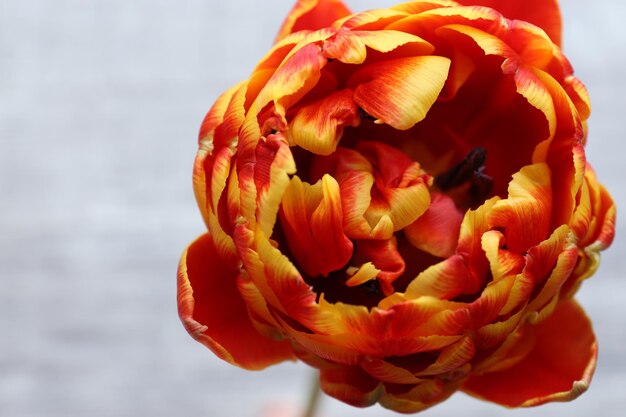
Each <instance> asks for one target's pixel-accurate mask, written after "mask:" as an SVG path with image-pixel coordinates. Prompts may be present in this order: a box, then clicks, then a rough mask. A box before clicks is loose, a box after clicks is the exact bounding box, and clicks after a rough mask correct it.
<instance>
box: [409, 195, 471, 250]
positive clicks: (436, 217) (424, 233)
mask: <svg viewBox="0 0 626 417" xmlns="http://www.w3.org/2000/svg"><path fill="white" fill-rule="evenodd" d="M430 198H431V202H430V206H429V207H428V210H426V212H425V213H424V214H422V215H421V216H420V217H419V218H418V219H417V220H416V221H415V222H413V223H412V224H411V225H409V226H408V227H406V228H405V229H404V234H405V235H406V237H407V239H409V242H411V244H412V245H413V246H415V247H416V248H418V249H421V250H423V251H425V252H428V253H430V254H432V255H435V256H438V257H440V258H446V257H448V256H451V255H452V254H453V253H454V250H455V249H456V244H457V241H458V239H459V232H460V230H461V221H462V220H463V214H461V212H460V211H459V210H458V209H457V208H456V206H455V205H454V201H453V200H452V199H451V198H450V197H448V196H446V195H444V194H440V193H432V194H431V195H430Z"/></svg>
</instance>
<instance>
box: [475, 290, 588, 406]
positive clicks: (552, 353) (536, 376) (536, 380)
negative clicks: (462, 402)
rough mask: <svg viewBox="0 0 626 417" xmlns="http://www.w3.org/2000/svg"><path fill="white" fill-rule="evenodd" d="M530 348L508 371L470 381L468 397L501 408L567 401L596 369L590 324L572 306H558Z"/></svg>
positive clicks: (539, 328) (570, 302) (536, 330)
mask: <svg viewBox="0 0 626 417" xmlns="http://www.w3.org/2000/svg"><path fill="white" fill-rule="evenodd" d="M533 330H534V336H535V338H536V344H535V347H534V348H533V349H532V351H530V353H529V354H528V355H527V356H526V357H525V358H524V359H523V360H522V361H520V362H518V363H517V364H516V365H514V366H513V367H511V368H509V369H506V370H502V371H499V372H491V373H486V374H484V375H480V376H478V375H474V376H472V377H470V379H469V380H468V381H467V382H466V383H465V385H464V386H463V390H464V391H465V392H467V393H468V394H471V395H474V396H476V397H479V398H482V399H485V400H488V401H492V402H495V403H498V404H501V405H504V406H507V407H528V406H535V405H540V404H543V403H546V402H551V401H570V400H573V399H575V398H576V397H578V396H579V395H581V394H582V393H584V392H585V391H586V390H587V388H588V386H589V383H590V381H591V377H592V375H593V372H594V370H595V366H596V357H597V344H596V338H595V335H594V334H593V330H592V328H591V322H590V321H589V319H588V318H587V316H586V315H585V313H584V311H583V310H582V309H581V308H580V306H579V305H578V304H577V303H576V301H574V300H567V301H563V302H562V303H561V304H560V305H559V306H558V307H557V309H556V310H555V311H554V313H553V314H552V315H551V316H550V317H549V318H548V319H547V320H545V321H543V322H542V323H541V324H539V325H537V326H536V327H535V328H534V329H533Z"/></svg>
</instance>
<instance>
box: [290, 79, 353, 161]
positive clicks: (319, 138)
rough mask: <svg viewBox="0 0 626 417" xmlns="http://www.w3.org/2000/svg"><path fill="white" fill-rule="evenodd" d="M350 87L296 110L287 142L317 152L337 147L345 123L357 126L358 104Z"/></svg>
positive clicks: (331, 150)
mask: <svg viewBox="0 0 626 417" xmlns="http://www.w3.org/2000/svg"><path fill="white" fill-rule="evenodd" d="M352 96H353V92H352V91H351V90H341V91H337V92H336V93H333V94H331V95H329V96H327V97H324V98H323V99H321V100H319V101H317V102H315V103H312V104H310V105H307V106H305V107H303V108H301V109H300V110H299V111H298V114H296V116H295V117H294V119H293V121H292V122H291V124H290V126H289V130H288V132H287V136H288V138H289V142H290V143H292V144H295V145H298V146H300V147H301V148H304V149H306V150H307V151H309V152H313V153H315V154H318V155H329V154H331V153H333V152H335V150H336V149H337V144H338V143H339V140H340V139H341V135H342V133H343V128H344V126H352V127H355V126H358V124H359V122H360V120H361V119H360V118H359V115H358V108H357V106H356V104H355V103H354V100H353V99H352Z"/></svg>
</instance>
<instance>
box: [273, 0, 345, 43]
mask: <svg viewBox="0 0 626 417" xmlns="http://www.w3.org/2000/svg"><path fill="white" fill-rule="evenodd" d="M351 13H352V12H351V11H350V9H348V7H347V6H346V5H345V4H344V3H343V2H342V1H341V0H298V2H297V3H296V5H295V6H294V7H293V9H292V10H291V12H290V13H289V15H288V16H287V18H286V19H285V21H284V22H283V25H282V27H281V28H280V31H279V32H278V35H277V36H276V42H278V41H280V40H281V39H283V38H285V37H287V36H288V35H289V34H291V33H294V32H297V31H299V30H318V29H323V28H325V27H329V26H330V25H331V24H332V23H333V22H334V21H335V20H338V19H341V18H342V17H346V16H348V15H350V14H351Z"/></svg>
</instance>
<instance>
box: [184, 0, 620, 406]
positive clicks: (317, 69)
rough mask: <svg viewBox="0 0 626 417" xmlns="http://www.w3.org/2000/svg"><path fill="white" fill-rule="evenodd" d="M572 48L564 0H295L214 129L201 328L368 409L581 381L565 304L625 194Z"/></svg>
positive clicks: (191, 264)
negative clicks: (595, 149) (601, 156)
mask: <svg viewBox="0 0 626 417" xmlns="http://www.w3.org/2000/svg"><path fill="white" fill-rule="evenodd" d="M560 42H561V20H560V15H559V9H558V5H557V2H556V0H543V1H542V0H530V1H527V0H525V1H522V0H509V1H506V0H458V1H448V0H423V1H419V0H418V1H412V2H407V3H403V4H399V5H397V6H394V7H390V8H384V9H378V10H371V11H366V12H362V13H356V14H352V13H351V12H350V11H349V10H348V8H347V7H346V6H345V5H344V4H343V3H342V2H341V1H340V0H299V1H298V2H297V4H296V6H295V7H294V9H293V10H292V12H291V14H290V15H289V16H288V17H287V19H286V21H285V23H284V24H283V26H282V28H281V29H280V31H279V34H278V37H277V39H276V43H275V44H274V46H273V47H272V48H271V50H270V51H269V52H268V53H267V55H266V56H265V57H264V58H263V59H262V60H261V61H260V63H259V64H258V65H257V66H256V68H255V69H254V70H253V71H252V73H251V75H250V77H249V78H248V79H247V80H246V81H243V82H242V83H240V84H238V85H236V86H234V87H233V88H231V89H230V90H228V91H227V92H225V93H224V94H223V95H222V96H221V97H220V98H219V99H218V100H217V102H216V103H215V105H214V106H213V107H212V109H211V110H210V111H209V113H208V115H207V116H206V118H205V120H204V122H203V123H202V127H201V131H200V137H199V149H198V154H197V157H196V160H195V165H194V170H193V184H194V190H195V195H196V198H197V201H198V205H199V208H200V211H201V213H202V216H203V218H204V221H205V223H206V227H207V229H208V231H207V232H206V233H205V234H203V235H202V236H200V237H199V238H198V239H197V240H196V241H194V242H193V243H191V245H190V246H189V247H188V249H187V250H186V251H185V252H184V254H183V256H182V259H181V262H180V267H179V272H178V307H179V313H180V317H181V319H182V322H183V324H184V326H185V327H186V329H187V331H188V332H189V333H190V334H191V335H192V336H193V337H194V338H195V339H196V340H197V341H199V342H200V343H202V344H204V345H206V346H207V347H208V348H209V349H210V350H211V351H213V353H215V354H216V355H217V356H218V357H220V358H222V359H223V360H225V361H227V362H229V363H231V364H233V365H236V366H239V367H242V368H245V369H251V370H257V369H263V368H265V367H267V366H270V365H272V364H276V363H279V362H282V361H285V360H301V361H303V362H305V363H307V364H308V365H310V366H312V367H314V368H316V369H319V375H320V385H321V388H322V390H323V391H324V392H325V393H326V394H328V395H330V396H332V397H335V398H337V399H339V400H341V401H344V402H346V403H348V404H352V405H354V406H359V407H365V406H370V405H373V404H375V403H380V404H381V405H382V406H383V407H386V408H389V409H392V410H395V411H398V412H404V413H412V412H417V411H420V410H423V409H425V408H428V407H430V406H432V405H434V404H437V403H439V402H441V401H443V400H445V399H446V398H448V397H449V396H450V395H451V394H453V393H454V392H456V391H458V390H461V391H464V392H466V393H468V394H471V395H473V396H476V397H479V398H482V399H485V400H488V401H492V402H495V403H497V404H501V405H504V406H507V407H518V406H533V405H538V404H542V403H545V402H550V401H566V400H571V399H574V398H576V397H577V396H579V395H580V394H581V393H583V392H584V391H585V390H586V389H587V387H588V386H589V383H590V380H591V377H592V375H593V372H594V368H595V364H596V356H597V344H596V339H595V336H594V334H593V330H592V325H591V323H590V320H589V319H588V318H587V316H586V315H585V313H584V311H583V309H582V308H581V307H580V306H579V304H578V303H577V302H576V300H575V299H574V298H573V296H574V294H575V293H576V291H577V289H578V288H579V287H580V285H581V282H582V281H583V280H585V279H586V278H588V277H590V276H591V275H592V274H593V273H594V272H595V270H596V269H597V267H598V264H599V253H600V251H602V250H603V249H605V248H607V247H608V246H609V245H610V243H611V241H612V239H613V235H614V230H615V207H614V204H613V202H612V200H611V197H610V195H609V194H608V192H607V191H606V189H605V188H604V187H603V186H602V185H601V184H600V183H599V182H598V180H597V179H596V175H595V174H594V171H593V169H592V168H591V166H590V164H589V163H588V162H587V160H586V157H585V143H586V138H587V125H586V120H587V118H588V117H589V113H590V105H589V97H588V94H587V92H586V90H585V87H584V85H583V84H582V82H581V81H580V80H578V79H577V78H576V77H575V76H574V75H573V70H572V67H571V65H570V63H569V62H568V60H567V59H566V58H565V56H564V55H563V52H562V50H561V49H560Z"/></svg>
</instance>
